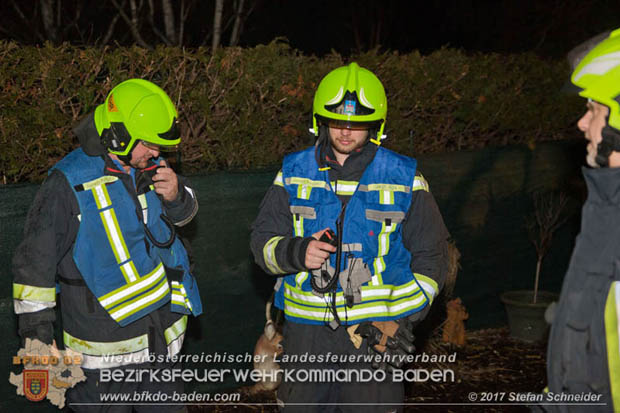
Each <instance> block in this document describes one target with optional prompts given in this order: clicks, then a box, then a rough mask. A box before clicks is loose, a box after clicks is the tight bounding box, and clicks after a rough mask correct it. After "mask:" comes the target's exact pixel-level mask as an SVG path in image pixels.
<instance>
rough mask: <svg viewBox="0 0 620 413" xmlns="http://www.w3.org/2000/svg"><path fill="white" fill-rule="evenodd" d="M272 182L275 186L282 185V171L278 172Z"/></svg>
mask: <svg viewBox="0 0 620 413" xmlns="http://www.w3.org/2000/svg"><path fill="white" fill-rule="evenodd" d="M273 184H274V185H277V186H282V187H283V186H284V181H283V180H282V171H280V172H278V174H277V175H276V177H275V179H274V180H273Z"/></svg>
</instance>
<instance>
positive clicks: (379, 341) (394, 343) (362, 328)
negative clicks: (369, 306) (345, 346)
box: [356, 317, 415, 371]
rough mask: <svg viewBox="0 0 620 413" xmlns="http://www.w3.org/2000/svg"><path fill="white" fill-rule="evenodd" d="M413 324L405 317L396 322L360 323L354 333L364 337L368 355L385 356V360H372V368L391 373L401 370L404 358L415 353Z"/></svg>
mask: <svg viewBox="0 0 620 413" xmlns="http://www.w3.org/2000/svg"><path fill="white" fill-rule="evenodd" d="M412 330H413V323H412V322H411V321H409V319H408V318H407V317H405V318H401V319H400V320H396V321H372V322H370V321H366V322H363V323H361V324H360V325H359V326H358V328H357V330H356V333H357V334H359V335H360V336H362V337H364V338H365V339H366V341H367V344H368V354H370V355H377V354H378V355H381V356H382V358H383V356H384V355H385V356H386V357H385V358H386V360H385V361H381V362H377V361H376V360H373V362H372V367H373V368H381V369H385V370H387V371H391V370H392V369H393V368H401V367H402V366H403V364H404V363H405V361H406V360H405V359H406V356H407V355H408V354H413V352H415V346H414V345H413V343H414V341H415V336H414V335H413V331H412Z"/></svg>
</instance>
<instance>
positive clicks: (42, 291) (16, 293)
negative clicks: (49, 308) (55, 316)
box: [13, 283, 56, 303]
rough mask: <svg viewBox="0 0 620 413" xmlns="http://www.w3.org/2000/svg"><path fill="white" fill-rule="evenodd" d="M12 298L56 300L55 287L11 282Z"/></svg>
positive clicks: (42, 300) (53, 301) (50, 301)
mask: <svg viewBox="0 0 620 413" xmlns="http://www.w3.org/2000/svg"><path fill="white" fill-rule="evenodd" d="M13 298H14V299H16V300H29V301H41V302H48V303H55V302H56V287H50V288H44V287H34V286H32V285H25V284H17V283H13Z"/></svg>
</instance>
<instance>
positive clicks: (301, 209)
mask: <svg viewBox="0 0 620 413" xmlns="http://www.w3.org/2000/svg"><path fill="white" fill-rule="evenodd" d="M290 210H291V214H293V232H294V234H295V236H296V237H303V236H305V234H304V232H305V231H304V220H306V219H312V220H316V209H315V208H314V207H311V206H304V205H291V207H290Z"/></svg>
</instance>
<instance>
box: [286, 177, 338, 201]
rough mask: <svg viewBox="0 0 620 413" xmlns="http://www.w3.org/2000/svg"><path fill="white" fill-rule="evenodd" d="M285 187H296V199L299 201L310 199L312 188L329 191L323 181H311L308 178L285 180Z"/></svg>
mask: <svg viewBox="0 0 620 413" xmlns="http://www.w3.org/2000/svg"><path fill="white" fill-rule="evenodd" d="M286 184H287V185H298V187H297V197H298V198H300V199H310V194H311V192H312V188H322V189H329V186H328V185H327V183H326V182H324V181H313V180H312V179H308V178H300V177H292V178H286Z"/></svg>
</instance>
